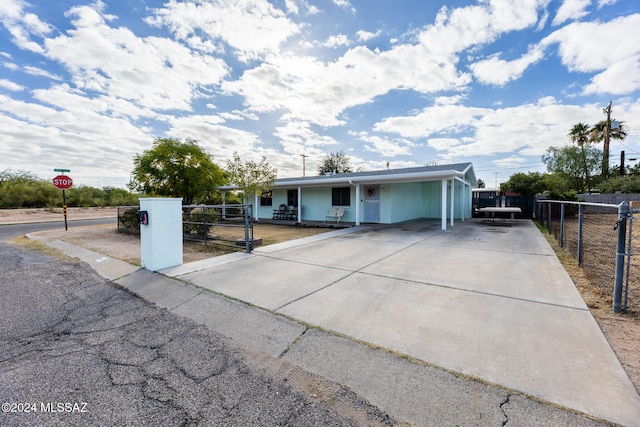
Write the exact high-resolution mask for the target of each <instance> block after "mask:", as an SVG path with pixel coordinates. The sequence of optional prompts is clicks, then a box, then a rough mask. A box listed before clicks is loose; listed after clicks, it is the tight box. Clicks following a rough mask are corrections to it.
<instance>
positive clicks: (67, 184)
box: [53, 169, 73, 231]
mask: <svg viewBox="0 0 640 427" xmlns="http://www.w3.org/2000/svg"><path fill="white" fill-rule="evenodd" d="M53 171H54V172H60V173H61V175H58V176H56V177H55V178H53V185H54V186H55V187H56V188H59V189H60V190H62V214H63V215H64V230H65V231H67V230H68V228H67V197H66V195H65V194H64V190H68V189H69V188H71V186H72V185H73V180H72V179H71V177H68V176H67V175H65V174H64V173H65V172H71V170H70V169H54V170H53Z"/></svg>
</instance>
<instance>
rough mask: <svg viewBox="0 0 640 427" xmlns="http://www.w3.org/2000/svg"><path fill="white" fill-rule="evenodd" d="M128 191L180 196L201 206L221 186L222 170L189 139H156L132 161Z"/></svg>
mask: <svg viewBox="0 0 640 427" xmlns="http://www.w3.org/2000/svg"><path fill="white" fill-rule="evenodd" d="M133 164H134V169H133V172H132V182H131V183H130V184H129V188H130V189H132V190H136V191H139V192H142V193H145V194H149V195H151V196H165V197H181V198H182V203H183V204H185V205H190V204H193V203H194V202H198V203H201V202H203V201H204V200H206V199H207V198H210V197H211V196H212V194H213V193H214V192H215V191H217V187H218V186H220V185H222V184H224V183H225V176H224V173H223V171H222V169H221V168H220V167H219V166H217V165H216V164H214V163H213V161H212V160H211V157H209V154H207V153H206V152H205V151H204V150H203V149H202V148H201V147H200V146H199V145H198V143H197V141H195V140H193V139H189V138H187V139H186V140H185V141H184V142H181V141H179V140H177V139H173V138H156V140H155V141H154V143H153V147H152V148H151V149H150V150H147V151H144V152H143V153H142V154H138V155H136V156H135V157H134V159H133Z"/></svg>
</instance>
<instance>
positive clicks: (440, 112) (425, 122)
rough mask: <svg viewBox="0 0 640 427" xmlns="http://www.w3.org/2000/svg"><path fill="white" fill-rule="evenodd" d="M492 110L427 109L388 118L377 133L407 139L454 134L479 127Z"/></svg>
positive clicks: (376, 127) (461, 107)
mask: <svg viewBox="0 0 640 427" xmlns="http://www.w3.org/2000/svg"><path fill="white" fill-rule="evenodd" d="M491 111H492V110H489V109H485V108H469V107H465V106H462V105H436V106H434V107H427V108H425V109H424V110H422V111H421V112H420V113H418V114H416V115H413V116H404V117H403V116H398V117H388V118H385V119H383V120H382V121H380V122H378V123H376V124H375V125H374V126H373V129H374V130H375V131H377V132H388V133H397V134H399V135H401V136H403V137H405V138H413V139H419V138H428V137H430V136H432V135H434V134H441V133H444V134H447V133H448V134H453V133H456V132H462V131H464V130H465V129H469V128H472V127H475V126H477V122H478V120H480V119H481V118H482V117H484V116H485V115H487V114H489V113H490V112H491Z"/></svg>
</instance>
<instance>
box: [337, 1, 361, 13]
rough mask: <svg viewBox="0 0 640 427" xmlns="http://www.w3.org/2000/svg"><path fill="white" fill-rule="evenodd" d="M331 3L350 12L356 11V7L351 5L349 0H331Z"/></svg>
mask: <svg viewBox="0 0 640 427" xmlns="http://www.w3.org/2000/svg"><path fill="white" fill-rule="evenodd" d="M333 3H334V4H335V5H336V6H339V7H341V8H343V9H346V10H350V11H351V12H352V13H355V12H356V9H355V8H354V7H353V6H352V5H351V2H349V0H333Z"/></svg>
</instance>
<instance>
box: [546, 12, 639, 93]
mask: <svg viewBox="0 0 640 427" xmlns="http://www.w3.org/2000/svg"><path fill="white" fill-rule="evenodd" d="M638 36H640V14H633V15H629V16H624V17H620V18H617V19H614V20H612V21H610V22H606V23H600V22H580V23H572V24H569V25H567V26H565V27H563V28H561V29H559V30H557V31H555V32H554V33H552V34H551V35H549V36H548V37H546V38H545V39H544V40H543V41H542V42H541V45H542V46H547V45H551V44H553V43H557V44H558V45H559V47H558V51H559V54H560V58H561V60H562V63H563V64H564V65H565V66H566V67H567V68H568V69H569V70H570V71H574V72H580V73H592V72H597V73H601V74H596V76H594V78H593V79H592V83H591V84H590V85H589V86H588V87H587V88H586V89H585V92H586V93H607V92H610V93H620V89H619V88H620V87H629V88H633V87H637V82H638V79H640V70H639V69H638V67H637V57H638V55H640V44H638V43H637V42H636V40H637V39H638ZM596 53H597V54H596ZM625 66H627V67H631V68H629V69H628V70H627V72H626V73H625V72H623V71H622V70H623V68H624V67H625ZM613 77H615V78H616V79H618V80H617V82H616V81H613Z"/></svg>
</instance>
